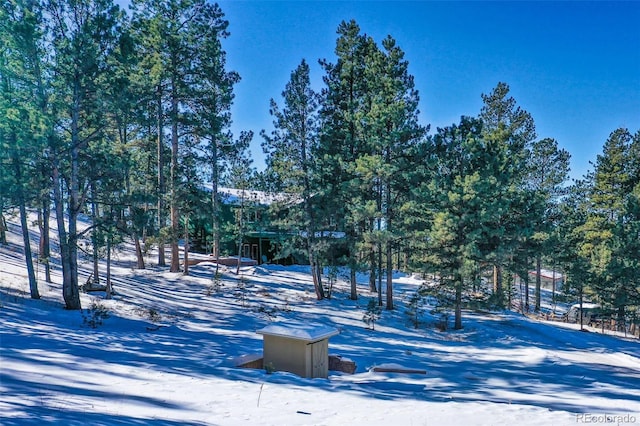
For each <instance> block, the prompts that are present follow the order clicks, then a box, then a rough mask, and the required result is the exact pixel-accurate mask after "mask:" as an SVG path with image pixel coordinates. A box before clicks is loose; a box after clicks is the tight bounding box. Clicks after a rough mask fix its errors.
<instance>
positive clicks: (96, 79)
mask: <svg viewBox="0 0 640 426" xmlns="http://www.w3.org/2000/svg"><path fill="white" fill-rule="evenodd" d="M46 12H47V14H48V15H49V16H50V17H51V24H52V28H51V37H52V49H53V51H54V63H53V67H54V73H55V76H56V79H55V81H54V83H53V89H54V95H55V96H54V98H53V102H54V110H55V114H56V116H57V119H58V122H59V123H61V125H62V127H63V129H62V131H61V132H60V133H59V134H58V135H57V137H56V138H55V140H52V145H51V146H50V152H51V161H52V176H53V192H54V205H55V209H56V218H57V223H58V236H59V240H60V256H61V263H62V271H63V297H64V300H65V304H66V307H67V309H80V297H79V293H78V253H77V242H78V237H79V232H78V227H77V226H78V224H77V220H78V214H79V213H80V211H81V209H82V208H83V200H84V199H85V198H86V193H85V190H86V188H87V187H88V185H85V184H84V179H88V180H91V179H92V177H91V176H83V174H84V172H85V171H87V170H89V167H86V164H88V163H87V162H90V161H91V159H90V158H89V157H88V156H86V155H85V154H86V152H87V149H88V146H89V144H90V143H91V142H93V141H96V140H99V139H100V138H102V137H103V136H104V133H103V132H104V128H105V125H106V123H105V114H104V111H105V108H104V104H103V102H104V95H105V80H104V77H105V76H106V75H108V73H109V71H110V69H109V66H108V62H107V57H108V56H109V55H110V54H111V53H112V52H113V50H114V48H115V44H116V40H117V32H118V29H117V28H118V19H119V18H120V17H121V15H120V12H119V10H118V7H117V6H115V5H114V4H113V3H112V2H111V1H109V0H95V1H90V2H81V3H64V2H58V1H54V0H50V1H48V2H46ZM63 185H64V186H63ZM65 194H66V196H65ZM65 211H66V214H65ZM65 219H67V220H68V230H67V226H66V224H65Z"/></svg>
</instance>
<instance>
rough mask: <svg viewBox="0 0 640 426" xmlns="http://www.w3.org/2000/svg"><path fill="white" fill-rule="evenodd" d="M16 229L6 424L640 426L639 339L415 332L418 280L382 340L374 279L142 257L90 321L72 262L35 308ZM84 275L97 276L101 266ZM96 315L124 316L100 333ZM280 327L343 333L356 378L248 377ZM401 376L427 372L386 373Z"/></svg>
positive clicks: (4, 261)
mask: <svg viewBox="0 0 640 426" xmlns="http://www.w3.org/2000/svg"><path fill="white" fill-rule="evenodd" d="M52 225H53V223H52ZM9 227H10V232H9V234H8V236H9V240H10V241H9V242H10V244H9V245H8V246H0V424H2V425H23V424H64V425H130V424H133V425H143V424H158V425H244V424H251V425H510V426H511V425H575V424H583V423H592V424H620V425H623V424H640V344H639V343H638V341H637V340H632V339H621V338H617V337H613V336H609V335H601V334H597V333H585V332H580V331H577V330H575V329H572V328H571V327H570V326H567V325H564V326H560V324H553V323H543V322H536V321H533V320H530V319H527V318H525V317H523V316H520V315H518V314H515V313H509V312H504V313H471V312H465V313H464V325H465V328H464V329H463V330H460V331H447V332H440V331H438V330H437V329H436V328H435V327H434V322H435V320H436V319H435V317H431V316H430V315H429V314H428V313H427V314H425V316H424V324H423V325H421V327H420V328H419V329H414V328H413V326H412V325H411V324H410V322H409V321H408V320H407V316H406V315H405V312H404V311H405V305H406V302H407V300H408V298H409V296H410V294H411V293H412V291H414V290H415V289H416V288H417V286H418V285H419V281H417V280H415V279H413V278H411V277H408V276H402V274H397V279H396V281H395V291H396V300H397V302H398V307H397V309H396V310H395V311H393V312H383V313H382V317H381V319H380V320H379V322H378V323H376V325H375V331H372V330H369V329H368V328H367V326H366V325H365V324H364V323H363V321H362V316H363V314H364V311H365V308H366V305H367V302H368V301H369V298H370V297H374V295H373V294H369V293H368V291H367V287H368V286H367V284H366V280H364V279H363V284H362V285H361V286H360V289H359V294H360V299H359V300H357V301H351V300H348V294H349V292H348V288H347V286H346V284H345V283H338V284H337V285H336V287H335V288H334V293H333V297H332V299H330V300H324V301H321V302H318V301H316V300H315V296H314V293H313V289H312V285H311V281H310V277H309V274H308V271H307V268H305V267H301V266H298V267H281V266H275V265H267V266H261V267H251V268H245V269H244V270H243V277H244V279H243V280H240V279H239V277H237V276H236V275H235V274H234V273H233V271H234V269H230V270H223V274H222V278H221V281H220V283H219V286H216V285H215V283H214V280H213V277H212V276H213V271H214V268H215V266H214V265H213V264H212V263H208V262H204V263H200V264H198V265H195V266H191V268H190V272H191V275H190V276H183V275H182V274H172V273H168V272H166V270H164V269H158V268H156V267H149V268H148V269H146V270H135V269H133V266H134V259H133V256H132V250H131V249H130V247H128V246H125V247H124V248H122V250H121V251H120V253H119V254H118V256H116V259H115V265H114V267H113V270H112V273H113V276H114V288H115V290H116V292H117V295H116V296H115V297H114V299H113V300H104V299H103V297H102V296H103V295H102V294H101V293H92V294H90V295H89V294H83V295H82V303H83V307H84V308H85V310H84V311H83V312H82V313H81V312H75V311H65V310H64V309H63V302H62V294H61V293H62V292H61V287H60V282H61V279H60V273H59V269H58V268H57V267H56V268H54V276H53V278H54V279H53V281H54V283H53V284H46V283H44V280H43V279H42V278H43V276H44V274H43V271H42V269H41V270H40V272H39V278H41V281H40V286H39V288H40V292H41V294H42V299H40V300H32V299H30V298H29V292H28V285H27V280H26V269H25V268H24V266H23V263H24V262H23V260H22V256H23V255H22V250H21V248H20V247H21V242H20V241H21V239H20V232H19V228H18V226H17V224H16V221H15V220H13V219H11V220H10V223H9ZM32 235H33V237H34V238H35V237H37V236H36V235H35V234H32ZM35 242H36V241H33V243H34V247H35ZM153 260H154V257H150V258H149V259H148V264H151V263H153ZM54 261H55V262H57V259H54ZM80 267H81V268H82V272H83V276H84V277H86V276H87V275H88V274H89V271H90V269H91V262H90V261H89V259H84V260H83V261H82V262H81V265H80ZM102 270H103V271H104V265H102ZM92 304H96V306H98V308H102V309H106V310H108V313H109V317H108V318H106V319H104V321H103V323H102V325H98V326H97V327H96V328H92V327H90V326H89V325H88V324H87V321H88V320H91V319H94V318H95V319H97V318H96V317H94V315H96V314H94V312H99V310H100V309H98V310H93V311H91V310H90V309H89V308H90V307H91V306H92ZM274 321H276V322H285V321H303V322H314V323H319V324H323V325H328V326H332V327H335V328H337V329H339V330H340V334H339V335H337V336H334V337H331V339H330V341H329V352H330V353H332V354H338V355H341V356H343V357H346V358H349V359H351V360H353V361H355V362H356V364H357V370H356V374H353V375H349V374H346V373H338V372H333V371H331V372H330V374H329V378H328V379H303V378H300V377H297V376H295V375H293V374H291V373H286V372H275V373H273V374H267V373H266V372H265V371H264V370H254V369H241V368H237V367H235V360H237V359H238V358H239V357H242V356H244V355H251V354H255V353H260V352H261V350H262V336H261V335H259V334H257V333H256V330H258V329H261V328H263V327H264V326H266V325H269V324H271V323H272V322H274ZM385 365H386V366H390V365H394V366H402V367H405V368H410V369H417V370H426V374H403V373H380V372H373V371H372V368H373V367H375V366H385Z"/></svg>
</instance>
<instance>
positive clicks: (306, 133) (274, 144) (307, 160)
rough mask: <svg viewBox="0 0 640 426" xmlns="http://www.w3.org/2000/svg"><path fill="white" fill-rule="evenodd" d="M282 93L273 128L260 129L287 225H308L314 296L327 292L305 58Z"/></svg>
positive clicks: (314, 120) (313, 111)
mask: <svg viewBox="0 0 640 426" xmlns="http://www.w3.org/2000/svg"><path fill="white" fill-rule="evenodd" d="M282 97H283V99H284V108H283V109H282V110H280V109H279V108H278V104H277V103H276V101H275V100H273V99H272V100H271V108H270V113H271V115H272V116H273V117H274V121H273V125H274V130H273V131H272V132H271V134H270V135H268V134H267V133H266V132H264V131H263V132H262V137H263V138H264V142H263V145H262V146H263V149H264V151H265V153H266V154H267V160H266V161H267V166H268V172H269V174H270V176H271V177H272V179H273V180H274V181H275V188H276V189H277V191H279V192H280V191H281V192H283V193H284V194H285V195H286V196H287V199H286V201H285V202H284V205H282V206H278V207H279V208H282V209H283V210H284V214H285V217H286V219H285V222H286V223H285V224H284V225H285V227H287V228H290V227H292V228H293V229H296V228H297V229H304V236H303V238H302V240H303V244H304V246H305V251H306V254H307V257H308V259H309V265H310V268H311V275H312V278H313V285H314V289H315V293H316V297H317V298H318V300H321V299H323V298H324V297H325V294H324V288H323V286H322V279H321V274H320V271H321V263H320V259H319V257H320V256H319V250H318V244H317V243H316V231H317V229H318V224H317V219H316V213H315V209H314V205H313V203H314V200H313V198H312V196H313V193H314V192H315V187H314V182H313V179H314V155H315V152H316V151H317V143H318V142H317V133H318V117H317V110H318V95H317V94H316V93H315V92H314V91H313V90H312V89H311V81H310V74H309V65H308V64H307V63H306V61H305V60H302V62H301V63H300V65H298V67H297V68H296V69H295V70H294V71H293V72H292V73H291V78H290V80H289V82H288V83H287V85H286V87H285V89H284V91H283V92H282ZM300 203H301V204H302V206H301V208H298V206H297V205H298V204H300ZM294 238H295V239H299V237H294ZM294 244H296V242H295V241H294Z"/></svg>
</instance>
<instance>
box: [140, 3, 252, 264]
mask: <svg viewBox="0 0 640 426" xmlns="http://www.w3.org/2000/svg"><path fill="white" fill-rule="evenodd" d="M133 11H134V19H135V21H136V22H135V27H136V28H137V34H138V37H139V38H140V40H141V42H142V47H143V48H142V56H143V59H142V67H143V69H144V70H145V73H146V74H147V75H149V76H150V84H149V85H148V86H147V93H149V95H150V97H151V96H152V97H153V98H154V99H155V101H156V105H157V106H156V114H157V139H158V156H157V158H158V192H159V195H158V218H159V219H158V222H159V227H162V226H163V225H164V217H165V216H164V214H163V210H164V196H165V194H164V192H165V188H164V185H165V174H164V164H165V162H164V153H165V144H164V136H165V131H166V133H167V134H168V135H169V140H170V144H169V145H170V167H169V179H168V186H169V187H168V194H167V195H168V201H169V210H170V212H169V221H170V230H169V232H168V234H169V239H170V243H171V265H170V270H171V271H173V272H177V271H178V270H179V269H180V263H179V253H178V236H179V235H180V232H181V227H180V205H181V204H182V205H184V204H183V203H182V200H181V199H180V194H181V193H182V194H184V193H186V192H185V191H182V189H181V186H182V183H183V182H184V179H183V177H184V176H185V173H186V170H185V169H184V167H183V166H181V164H180V158H184V157H185V155H186V156H194V157H195V156H196V153H195V151H196V147H199V146H201V145H203V144H204V145H207V144H208V147H209V155H208V161H209V163H210V164H211V167H212V179H213V181H214V194H213V197H212V200H213V204H214V210H215V205H216V204H215V201H216V197H217V196H216V189H217V183H218V176H219V161H220V156H219V155H218V154H219V149H220V146H221V144H224V143H225V142H227V141H228V140H229V139H230V138H229V135H228V134H227V133H226V131H225V129H226V127H227V126H228V124H229V122H230V121H229V120H230V119H229V108H230V103H231V100H232V98H233V96H232V92H231V88H232V85H233V84H234V83H235V82H236V81H238V76H237V75H236V74H235V73H227V72H226V71H225V69H224V66H225V56H224V51H223V50H222V47H221V42H220V40H221V38H224V37H226V36H227V31H226V28H227V26H228V22H227V21H225V20H224V19H223V16H224V15H223V13H222V11H221V10H220V8H219V6H218V5H214V4H210V3H207V2H206V1H204V0H184V1H172V0H165V1H161V2H155V1H149V0H135V1H134V2H133ZM165 128H166V130H165ZM205 141H206V142H205ZM240 150H241V149H237V151H240ZM187 192H188V191H187ZM216 220H217V219H214V228H215V224H216V223H217V222H216ZM161 235H162V233H161ZM215 239H217V237H214V240H215ZM159 248H160V252H161V253H162V252H163V246H162V237H161V238H160V246H159ZM159 263H161V264H162V263H163V259H162V257H160V258H159Z"/></svg>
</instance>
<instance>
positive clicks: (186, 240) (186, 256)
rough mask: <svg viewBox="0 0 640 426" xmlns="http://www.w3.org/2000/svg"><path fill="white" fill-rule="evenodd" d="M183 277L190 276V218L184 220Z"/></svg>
mask: <svg viewBox="0 0 640 426" xmlns="http://www.w3.org/2000/svg"><path fill="white" fill-rule="evenodd" d="M182 273H183V275H189V216H188V215H187V216H186V217H185V218H184V268H183V272H182Z"/></svg>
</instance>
